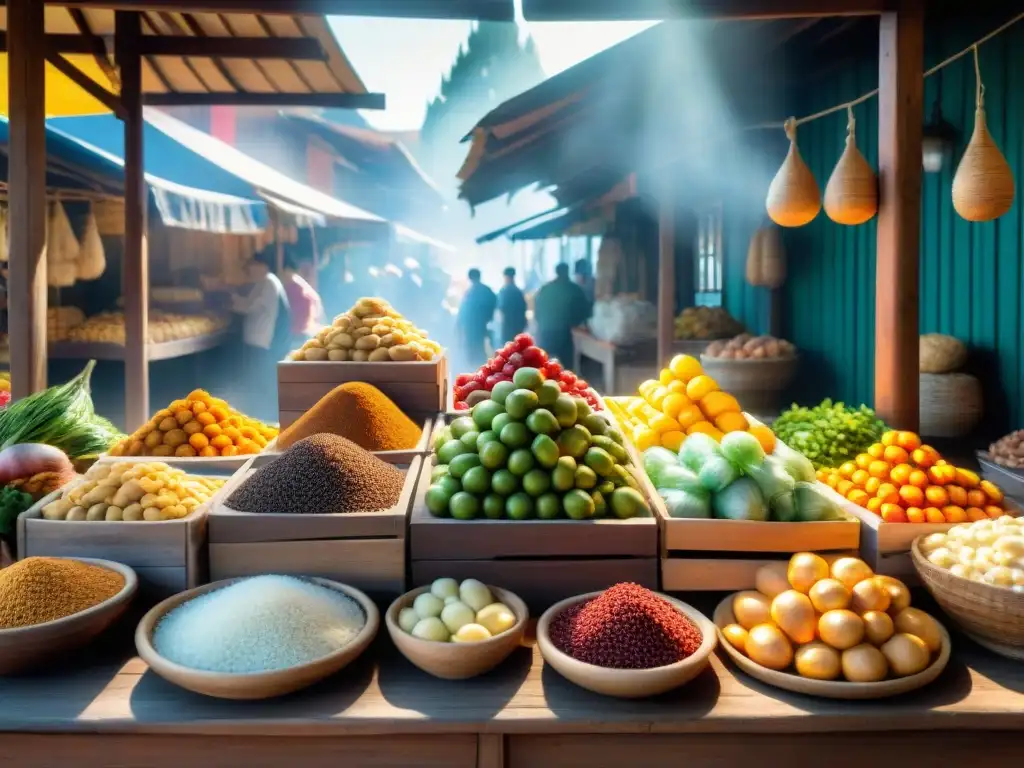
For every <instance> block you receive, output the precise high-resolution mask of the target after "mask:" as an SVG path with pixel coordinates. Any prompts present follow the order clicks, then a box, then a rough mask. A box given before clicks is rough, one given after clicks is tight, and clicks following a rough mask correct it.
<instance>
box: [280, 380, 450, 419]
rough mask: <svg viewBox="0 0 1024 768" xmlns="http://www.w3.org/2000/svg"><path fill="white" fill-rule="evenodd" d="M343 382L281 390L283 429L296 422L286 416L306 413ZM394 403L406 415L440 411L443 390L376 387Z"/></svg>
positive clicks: (296, 384) (408, 385)
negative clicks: (414, 412) (286, 419)
mask: <svg viewBox="0 0 1024 768" xmlns="http://www.w3.org/2000/svg"><path fill="white" fill-rule="evenodd" d="M343 383H344V382H335V383H317V382H291V383H286V384H282V385H280V386H279V387H278V391H277V401H278V420H279V422H280V423H281V427H282V428H286V427H289V426H291V424H292V423H294V421H295V420H296V419H292V421H289V422H287V423H286V422H285V419H284V416H285V415H287V414H294V413H299V414H302V413H305V412H306V411H308V410H309V409H310V408H312V407H313V406H314V405H316V404H317V403H318V402H319V401H320V398H322V397H324V396H325V395H327V394H328V393H329V392H330V391H331V390H333V389H334V388H335V387H337V386H338V385H339V384H343ZM375 386H377V387H378V389H380V391H381V392H383V393H384V394H385V395H387V396H388V397H389V398H391V400H392V401H394V403H395V405H397V406H398V407H399V408H401V409H402V410H403V411H405V412H407V413H410V412H413V411H434V412H437V411H440V410H441V404H440V395H439V392H440V387H439V386H438V385H437V384H429V383H427V384H421V383H418V382H409V381H399V382H390V383H379V384H377V385H375Z"/></svg>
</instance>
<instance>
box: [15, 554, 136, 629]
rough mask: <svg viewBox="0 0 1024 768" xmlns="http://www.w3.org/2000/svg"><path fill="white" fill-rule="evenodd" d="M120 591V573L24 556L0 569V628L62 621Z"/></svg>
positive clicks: (74, 561) (61, 560)
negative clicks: (22, 558)
mask: <svg viewBox="0 0 1024 768" xmlns="http://www.w3.org/2000/svg"><path fill="white" fill-rule="evenodd" d="M123 588H124V577H123V576H121V574H119V573H117V572H116V571H111V570H109V569H107V568H102V567H100V566H98V565H92V564H91V563H83V562H82V561H80V560H64V559H61V558H55V557H27V558H25V559H24V560H19V561H18V562H16V563H14V564H13V565H11V566H9V567H7V568H4V569H3V570H0V629H14V628H15V627H30V626H34V625H36V624H43V623H44V622H47V621H56V620H57V619H63V618H65V617H67V616H71V615H72V614H75V613H81V612H82V611H84V610H86V609H87V608H92V607H93V606H95V605H99V604H100V603H102V602H105V601H107V600H109V599H110V598H112V597H113V596H114V595H116V594H117V593H118V592H120V591H121V590H122V589H123Z"/></svg>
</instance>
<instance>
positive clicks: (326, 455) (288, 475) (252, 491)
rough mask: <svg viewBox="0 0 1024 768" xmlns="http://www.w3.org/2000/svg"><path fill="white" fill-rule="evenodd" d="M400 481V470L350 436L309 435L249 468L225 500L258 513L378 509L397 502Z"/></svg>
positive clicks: (401, 482) (334, 512)
mask: <svg viewBox="0 0 1024 768" xmlns="http://www.w3.org/2000/svg"><path fill="white" fill-rule="evenodd" d="M404 483H405V472H403V471H402V470H400V469H398V468H396V467H394V466H392V465H391V464H388V463H386V462H383V461H381V460H380V459H378V458H377V457H376V456H374V455H373V454H372V453H369V452H368V451H366V450H364V449H363V448H360V447H359V446H358V445H356V444H355V443H353V442H352V441H351V440H346V439H345V438H344V437H338V436H337V435H328V434H323V435H313V436H312V437H306V438H303V439H302V440H299V442H297V443H295V445H293V446H292V447H291V448H289V449H288V450H286V451H285V452H284V453H282V454H281V456H280V457H279V458H277V459H276V460H274V461H272V462H270V463H269V464H267V465H265V466H262V467H260V468H259V469H257V470H256V471H255V472H253V473H252V474H251V475H250V476H249V477H248V478H247V479H246V480H245V482H243V483H242V484H241V485H240V486H239V487H238V488H237V489H236V490H235V492H234V493H232V494H231V495H230V496H229V497H228V500H227V502H226V503H227V505H228V507H230V508H231V509H235V510H238V511H239V512H255V513H262V514H268V513H269V514H273V513H284V514H288V513H295V514H303V515H338V514H346V513H349V512H379V511H381V510H385V509H390V508H391V507H393V506H394V505H395V504H397V503H398V498H399V497H400V496H401V495H402V485H403V484H404Z"/></svg>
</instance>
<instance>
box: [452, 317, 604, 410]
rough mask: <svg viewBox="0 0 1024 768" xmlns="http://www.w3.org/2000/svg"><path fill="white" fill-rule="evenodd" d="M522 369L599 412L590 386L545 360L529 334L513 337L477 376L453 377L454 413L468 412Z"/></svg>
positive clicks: (557, 364) (597, 402) (461, 374)
mask: <svg viewBox="0 0 1024 768" xmlns="http://www.w3.org/2000/svg"><path fill="white" fill-rule="evenodd" d="M524 367H525V368H536V369H538V370H539V371H540V372H541V375H542V376H543V378H544V379H545V380H548V379H551V380H553V381H555V382H556V383H557V384H558V387H559V389H561V390H562V392H565V393H566V394H570V395H573V396H574V397H582V398H583V399H584V400H586V401H587V404H588V405H589V406H590V407H591V408H592V409H593V410H595V411H599V410H601V404H600V402H599V401H598V399H597V393H596V392H594V390H592V389H591V388H590V385H589V384H587V382H586V381H584V380H583V379H580V378H577V376H576V374H575V373H573V372H572V371H567V370H565V369H564V368H563V367H562V364H561V363H560V362H558V360H550V359H548V353H547V352H545V351H544V350H543V349H541V348H540V347H538V346H537V345H536V344H535V343H534V341H533V337H532V336H531V335H530V334H528V333H520V334H519V335H518V336H516V337H515V339H513V340H512V341H510V342H509V343H508V344H506V345H505V346H504V347H502V348H501V350H499V351H498V353H497V354H496V355H495V356H494V357H492V358H491V359H490V360H488V361H487V362H486V363H484V364H483V365H482V366H480V368H479V370H477V372H476V373H460V374H459V375H458V376H456V377H455V385H454V388H453V394H454V397H455V410H457V411H468V410H469V409H470V408H472V407H473V406H474V405H476V404H477V403H480V402H483V401H484V400H486V399H487V398H488V393H490V392H491V391H493V390H494V386H495V385H496V384H499V383H501V382H503V381H512V377H513V376H515V373H516V371H518V370H519V369H520V368H524Z"/></svg>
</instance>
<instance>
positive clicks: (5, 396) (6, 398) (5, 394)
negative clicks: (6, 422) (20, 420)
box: [0, 389, 11, 408]
mask: <svg viewBox="0 0 1024 768" xmlns="http://www.w3.org/2000/svg"><path fill="white" fill-rule="evenodd" d="M10 402H11V393H10V392H9V391H7V390H6V389H0V408H6V407H7V405H8V404H9V403H10Z"/></svg>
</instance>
